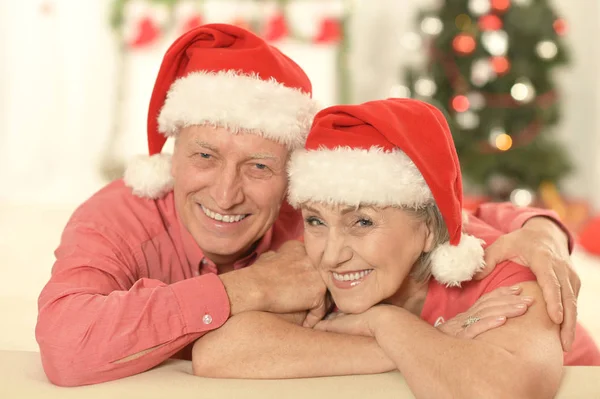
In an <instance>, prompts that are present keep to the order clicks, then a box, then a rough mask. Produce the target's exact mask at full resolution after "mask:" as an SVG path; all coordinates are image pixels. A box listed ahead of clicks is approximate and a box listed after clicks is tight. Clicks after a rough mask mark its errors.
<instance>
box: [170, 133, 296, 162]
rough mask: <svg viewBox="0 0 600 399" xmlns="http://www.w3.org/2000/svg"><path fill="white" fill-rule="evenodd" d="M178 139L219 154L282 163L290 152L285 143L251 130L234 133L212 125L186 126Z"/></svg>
mask: <svg viewBox="0 0 600 399" xmlns="http://www.w3.org/2000/svg"><path fill="white" fill-rule="evenodd" d="M176 141H177V142H179V143H180V144H183V145H186V146H191V147H202V148H205V149H209V150H211V151H214V152H215V153H219V154H227V153H232V154H233V153H237V154H245V155H252V157H253V158H257V159H259V158H265V159H268V158H276V159H277V160H278V161H280V162H282V163H285V162H287V160H288V158H289V153H290V150H289V149H288V148H287V147H286V146H285V145H283V144H281V143H278V142H276V141H273V140H270V139H268V138H265V137H261V136H258V135H256V134H253V133H251V132H237V133H234V132H231V131H229V130H227V129H226V128H223V127H214V126H210V125H192V126H186V127H184V128H182V129H181V131H180V132H179V134H178V136H177V138H176Z"/></svg>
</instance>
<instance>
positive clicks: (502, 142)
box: [495, 133, 513, 151]
mask: <svg viewBox="0 0 600 399" xmlns="http://www.w3.org/2000/svg"><path fill="white" fill-rule="evenodd" d="M512 143H513V141H512V137H510V136H509V135H508V134H506V133H503V134H500V135H498V137H496V142H495V144H496V148H498V149H499V150H500V151H508V150H510V147H512Z"/></svg>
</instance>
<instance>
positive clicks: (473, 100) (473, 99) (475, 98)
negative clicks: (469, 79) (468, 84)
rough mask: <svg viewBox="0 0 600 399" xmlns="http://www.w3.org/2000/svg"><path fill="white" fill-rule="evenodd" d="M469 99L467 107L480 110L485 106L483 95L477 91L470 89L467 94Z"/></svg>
mask: <svg viewBox="0 0 600 399" xmlns="http://www.w3.org/2000/svg"><path fill="white" fill-rule="evenodd" d="M467 99H468V100H469V109H472V110H475V111H477V110H480V109H482V108H483V107H484V106H485V97H484V96H483V94H481V93H480V92H478V91H472V92H470V93H468V94H467Z"/></svg>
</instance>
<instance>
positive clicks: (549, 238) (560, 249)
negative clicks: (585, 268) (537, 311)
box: [475, 217, 581, 351]
mask: <svg viewBox="0 0 600 399" xmlns="http://www.w3.org/2000/svg"><path fill="white" fill-rule="evenodd" d="M505 260H511V261H513V262H516V263H519V264H522V265H524V266H528V267H529V268H531V271H532V272H533V274H535V276H536V277H537V280H538V284H539V285H540V287H541V289H542V292H543V295H544V299H545V300H546V307H547V310H548V315H549V316H550V318H551V319H552V320H553V321H554V322H555V323H556V324H561V342H562V346H563V350H564V351H568V350H570V349H571V345H572V344H573V340H574V339H575V326H576V323H577V296H578V295H579V289H580V288H581V280H580V279H579V276H578V275H577V273H575V271H574V270H573V266H572V264H571V259H570V255H569V249H568V242H567V237H566V234H565V233H564V232H563V231H562V230H561V229H560V227H558V226H557V225H556V223H554V222H553V221H552V220H551V219H548V218H545V217H534V218H531V219H530V220H528V221H527V223H525V224H524V225H523V227H522V228H521V229H519V230H516V231H513V232H512V233H509V234H506V235H503V236H502V237H500V238H498V239H497V240H496V242H494V243H493V244H492V245H490V246H489V247H488V248H487V249H486V251H485V262H486V267H485V269H484V270H483V271H482V272H481V273H479V274H478V275H476V276H475V279H482V278H484V277H485V276H487V275H488V274H489V273H490V272H491V271H492V270H493V269H494V267H496V265H497V264H498V263H500V262H502V261H505Z"/></svg>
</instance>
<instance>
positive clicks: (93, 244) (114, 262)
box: [36, 221, 230, 386]
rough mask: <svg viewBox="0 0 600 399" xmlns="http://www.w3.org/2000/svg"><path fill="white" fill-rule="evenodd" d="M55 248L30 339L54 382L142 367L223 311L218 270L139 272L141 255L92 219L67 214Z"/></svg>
mask: <svg viewBox="0 0 600 399" xmlns="http://www.w3.org/2000/svg"><path fill="white" fill-rule="evenodd" d="M55 255H56V259H57V260H56V262H55V264H54V267H53V270H52V275H51V278H50V280H49V282H48V283H47V284H46V286H45V287H44V289H43V290H42V292H41V294H40V297H39V300H38V308H39V314H38V322H37V326H36V339H37V341H38V344H39V347H40V353H41V357H42V364H43V367H44V370H45V372H46V375H47V376H48V378H49V379H50V381H52V382H53V383H55V384H57V385H61V386H77V385H86V384H93V383H99V382H104V381H109V380H114V379H118V378H122V377H126V376H130V375H133V374H137V373H140V372H143V371H146V370H148V369H150V368H152V367H154V366H156V365H158V364H160V363H161V362H163V361H164V360H166V359H168V358H169V357H171V356H172V355H173V354H175V353H176V352H178V351H179V350H181V349H182V348H184V347H185V346H186V345H188V344H190V343H192V342H193V341H195V340H196V339H197V338H199V337H200V336H202V335H203V334H204V333H206V332H208V331H211V330H213V329H215V328H218V327H220V326H221V325H222V324H223V323H225V321H226V320H227V318H228V317H229V310H230V309H229V299H228V297H227V293H226V291H225V288H224V286H223V284H222V282H221V280H220V279H219V278H218V276H216V275H214V274H206V275H202V276H199V277H195V278H191V279H187V280H183V281H179V282H176V283H174V284H165V283H163V282H161V281H159V280H153V279H147V278H144V279H138V278H137V277H138V273H137V265H138V263H139V262H141V258H142V255H141V254H136V253H135V250H134V249H131V248H129V246H128V245H127V244H126V243H125V242H124V240H122V239H121V238H120V237H119V236H118V235H117V234H115V233H111V232H110V231H108V230H106V229H103V228H101V227H99V226H93V225H89V224H84V223H78V222H76V221H71V222H69V224H68V225H67V227H66V228H65V231H64V233H63V237H62V239H61V244H60V246H59V248H58V249H57V250H56V253H55ZM132 355H134V356H132ZM129 357H131V358H129ZM125 358H128V359H125Z"/></svg>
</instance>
